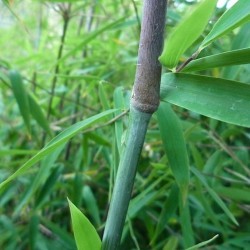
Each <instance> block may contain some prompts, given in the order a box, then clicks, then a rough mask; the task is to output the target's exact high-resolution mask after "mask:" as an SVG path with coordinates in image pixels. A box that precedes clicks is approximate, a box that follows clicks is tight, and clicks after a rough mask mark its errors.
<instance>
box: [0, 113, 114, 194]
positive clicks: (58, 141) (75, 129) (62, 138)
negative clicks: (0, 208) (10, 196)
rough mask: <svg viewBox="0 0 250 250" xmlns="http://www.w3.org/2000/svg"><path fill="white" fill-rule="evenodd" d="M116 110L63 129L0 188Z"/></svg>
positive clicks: (1, 186)
mask: <svg viewBox="0 0 250 250" xmlns="http://www.w3.org/2000/svg"><path fill="white" fill-rule="evenodd" d="M115 111H117V110H107V111H104V112H102V113H100V114H97V115H95V116H92V117H90V118H88V119H86V120H84V121H81V122H78V123H76V124H74V125H72V126H70V127H69V128H67V129H65V130H64V131H62V132H61V133H60V134H58V135H57V136H56V137H55V138H53V139H52V140H51V141H50V142H49V143H48V144H47V145H46V146H45V147H44V148H43V149H41V150H40V151H39V152H38V153H37V154H36V155H35V156H33V157H32V158H31V159H30V160H28V161H27V162H26V163H25V164H24V165H22V166H21V167H20V168H19V169H18V170H17V171H16V172H15V173H14V174H12V175H11V176H9V177H8V178H7V179H6V180H5V181H3V182H2V183H1V184H0V190H1V189H3V187H5V186H6V185H7V184H8V183H9V182H10V181H12V180H14V179H15V178H17V177H18V176H20V175H23V174H25V173H26V172H27V171H28V169H29V168H30V167H31V166H33V165H34V164H35V163H37V162H38V161H40V160H41V159H42V158H43V157H44V156H46V155H48V154H50V153H52V152H53V151H54V150H55V149H57V148H58V147H59V146H61V145H62V144H64V143H65V142H67V141H68V140H69V139H71V138H72V137H73V136H74V135H76V134H77V133H79V132H80V131H81V130H83V129H85V128H87V127H89V126H90V125H93V124H94V123H96V122H97V121H99V120H100V119H101V118H103V117H105V116H108V115H110V114H112V113H114V112H115Z"/></svg>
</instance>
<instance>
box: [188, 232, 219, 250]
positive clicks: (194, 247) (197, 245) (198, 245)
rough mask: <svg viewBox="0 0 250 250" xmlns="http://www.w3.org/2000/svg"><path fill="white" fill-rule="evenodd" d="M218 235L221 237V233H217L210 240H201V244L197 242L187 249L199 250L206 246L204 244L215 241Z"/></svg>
mask: <svg viewBox="0 0 250 250" xmlns="http://www.w3.org/2000/svg"><path fill="white" fill-rule="evenodd" d="M218 237H219V235H218V234H216V235H215V236H214V237H213V238H211V239H209V240H206V241H203V242H200V243H199V244H196V245H195V246H192V247H189V248H187V249H186V250H198V249H200V248H201V247H204V246H206V245H208V244H209V243H211V242H212V241H214V240H215V239H217V238H218Z"/></svg>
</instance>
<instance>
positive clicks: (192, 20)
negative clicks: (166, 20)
mask: <svg viewBox="0 0 250 250" xmlns="http://www.w3.org/2000/svg"><path fill="white" fill-rule="evenodd" d="M216 2H217V0H204V1H202V2H200V3H198V4H197V5H196V6H194V8H193V9H192V10H191V11H188V14H187V16H185V17H184V18H183V20H182V21H181V22H180V24H179V25H177V27H176V28H175V29H174V30H173V32H172V33H170V34H169V36H168V37H167V40H166V42H165V45H164V49H163V53H162V55H161V56H160V58H159V60H160V62H161V63H162V64H163V65H164V66H166V67H167V68H170V69H172V68H174V67H175V66H176V65H177V64H178V61H179V58H180V57H181V55H182V54H183V53H184V52H185V51H186V50H187V49H188V48H189V47H190V46H191V45H192V44H193V43H194V42H195V41H196V40H197V38H199V36H200V35H201V34H202V32H203V30H204V29H205V27H206V25H207V23H208V21H209V18H210V16H211V14H212V12H213V10H214V8H215V5H216ZM197 18H198V20H199V21H197Z"/></svg>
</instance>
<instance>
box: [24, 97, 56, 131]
mask: <svg viewBox="0 0 250 250" xmlns="http://www.w3.org/2000/svg"><path fill="white" fill-rule="evenodd" d="M28 100H29V106H30V113H31V115H32V116H33V118H34V119H35V120H36V121H37V123H38V124H39V125H40V126H41V128H43V129H44V130H45V131H46V132H47V133H48V134H49V135H52V134H51V130H50V127H49V123H48V120H47V119H46V117H45V115H44V113H43V111H42V109H41V107H40V106H39V105H38V103H37V101H36V100H35V98H34V97H33V96H31V95H30V94H29V95H28Z"/></svg>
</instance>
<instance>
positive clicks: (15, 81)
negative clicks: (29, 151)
mask: <svg viewBox="0 0 250 250" xmlns="http://www.w3.org/2000/svg"><path fill="white" fill-rule="evenodd" d="M9 78H10V83H11V86H12V90H13V93H14V96H15V98H16V101H17V104H18V107H19V110H20V113H21V115H22V117H23V120H24V123H25V125H26V127H27V129H28V131H29V133H30V131H31V130H30V106H29V99H28V94H27V92H26V90H25V87H24V84H23V80H22V77H21V75H20V74H19V72H18V71H16V70H11V71H10V72H9Z"/></svg>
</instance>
